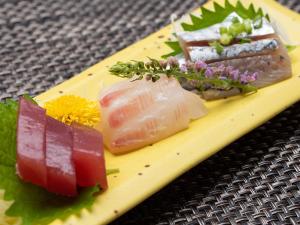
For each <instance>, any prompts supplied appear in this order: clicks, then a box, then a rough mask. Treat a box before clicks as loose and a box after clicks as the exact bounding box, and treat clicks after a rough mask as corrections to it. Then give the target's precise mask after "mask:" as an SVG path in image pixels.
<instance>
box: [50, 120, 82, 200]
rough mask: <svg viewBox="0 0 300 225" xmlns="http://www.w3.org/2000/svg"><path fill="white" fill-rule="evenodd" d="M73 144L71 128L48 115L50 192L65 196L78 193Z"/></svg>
mask: <svg viewBox="0 0 300 225" xmlns="http://www.w3.org/2000/svg"><path fill="white" fill-rule="evenodd" d="M72 145H73V138H72V130H71V128H70V127H69V126H67V125H65V124H63V123H61V122H59V121H57V120H55V119H53V118H51V117H47V128H46V166H47V180H48V184H47V190H48V191H50V192H54V193H57V194H60V195H65V196H75V195H77V188H76V173H75V167H74V163H73V160H72Z"/></svg>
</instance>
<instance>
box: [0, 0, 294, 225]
mask: <svg viewBox="0 0 300 225" xmlns="http://www.w3.org/2000/svg"><path fill="white" fill-rule="evenodd" d="M171 20H172V24H171V25H169V26H167V27H166V28H164V29H162V30H161V31H158V32H157V33H155V34H153V35H150V36H149V37H147V38H146V39H144V40H142V41H140V42H138V43H136V44H134V45H132V46H130V47H128V48H127V49H125V50H122V51H121V52H119V53H117V54H115V55H113V56H111V57H109V58H108V59H105V60H104V61H102V62H100V63H99V64H97V65H95V66H93V67H91V68H89V69H87V70H86V71H84V72H82V73H81V74H80V75H77V76H74V78H72V79H71V80H69V81H66V82H64V83H62V84H60V85H58V86H57V87H54V88H52V89H51V90H49V91H47V92H45V93H43V94H41V95H39V96H36V97H34V96H29V95H23V96H20V97H19V99H18V100H13V99H7V100H5V101H2V102H1V103H0V138H1V141H0V225H13V224H19V225H31V224H40V225H44V224H50V223H51V224H64V223H66V224H88V225H92V224H107V223H109V222H110V221H112V220H113V219H115V218H117V217H119V216H120V215H122V214H123V213H125V212H126V211H128V210H129V209H130V208H132V207H134V206H135V205H137V204H138V203H140V202H142V201H143V200H144V199H146V198H147V197H149V196H150V195H151V194H153V193H155V192H156V191H158V190H159V189H161V188H162V187H163V186H165V185H166V184H168V183H169V182H171V181H172V180H173V179H175V178H176V177H178V176H179V175H181V174H183V173H184V172H185V171H187V170H189V169H190V168H192V167H193V166H195V165H197V164H198V163H199V162H201V161H203V160H205V159H206V158H207V157H209V156H210V155H212V154H214V153H215V152H217V151H218V150H220V149H222V147H224V146H226V145H227V144H229V143H230V142H232V141H234V140H236V139H237V138H239V137H240V136H242V135H244V134H245V133H247V132H248V131H250V130H251V129H254V128H255V127H257V126H259V125H260V124H262V123H263V122H265V121H267V120H268V119H270V118H272V117H273V116H275V115H276V114H277V113H279V112H280V111H282V110H284V109H285V108H286V107H288V106H290V105H291V104H293V103H295V102H297V101H298V100H299V99H300V77H299V76H300V48H299V47H298V46H299V43H300V29H299V28H300V16H299V15H298V14H296V13H294V12H292V11H290V10H288V9H286V8H283V7H282V6H280V5H279V4H278V3H276V2H274V1H271V0H267V1H227V0H225V1H224V0H219V1H215V2H213V1H210V2H209V3H207V4H206V5H205V6H203V7H201V8H200V10H199V9H197V10H195V11H193V13H188V14H187V15H185V16H183V17H181V18H176V17H175V16H174V15H173V16H172V18H171Z"/></svg>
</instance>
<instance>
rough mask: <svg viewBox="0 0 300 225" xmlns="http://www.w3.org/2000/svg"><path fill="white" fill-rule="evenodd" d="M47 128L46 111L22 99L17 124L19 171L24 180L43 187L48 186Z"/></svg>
mask: <svg viewBox="0 0 300 225" xmlns="http://www.w3.org/2000/svg"><path fill="white" fill-rule="evenodd" d="M45 127H46V112H45V110H44V109H42V108H41V107H39V106H38V105H36V104H34V103H33V102H30V101H28V100H26V99H24V98H23V97H21V98H20V101H19V114H18V124H17V171H18V174H19V176H20V177H21V178H22V179H23V180H25V181H29V182H31V183H33V184H36V185H39V186H43V187H46V186H47V170H46V164H45Z"/></svg>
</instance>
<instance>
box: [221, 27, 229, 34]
mask: <svg viewBox="0 0 300 225" xmlns="http://www.w3.org/2000/svg"><path fill="white" fill-rule="evenodd" d="M227 33H228V29H227V27H220V34H221V35H222V34H227Z"/></svg>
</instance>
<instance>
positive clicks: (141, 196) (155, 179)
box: [36, 0, 300, 225]
mask: <svg viewBox="0 0 300 225" xmlns="http://www.w3.org/2000/svg"><path fill="white" fill-rule="evenodd" d="M217 2H219V3H220V4H222V5H223V2H224V1H223V0H218V1H217ZM244 2H245V4H249V3H250V1H246V0H245V1H243V3H244ZM251 2H253V3H254V5H255V6H256V7H258V6H261V7H263V9H265V10H266V11H267V12H268V13H269V14H270V15H271V17H272V18H276V19H278V21H277V22H278V23H279V25H281V27H283V28H284V29H285V30H286V32H287V34H288V35H289V38H290V39H291V41H293V42H298V43H299V42H300V29H298V28H299V27H300V15H298V14H296V13H294V12H292V11H290V10H288V9H286V8H284V7H282V6H280V5H279V4H278V3H276V2H275V1H272V0H265V1H259V0H254V1H251ZM206 6H207V7H209V8H211V7H212V2H209V3H208V4H207V5H206ZM279 20H280V21H279ZM170 33H171V26H167V27H166V28H164V29H162V30H160V31H158V32H157V33H154V34H152V35H150V36H149V37H147V38H145V39H144V40H142V41H139V42H138V43H136V44H134V45H132V46H130V47H128V48H126V49H124V50H123V51H121V52H119V53H117V54H115V55H113V56H111V57H109V58H107V59H105V60H103V61H102V62H100V63H99V64H96V65H94V66H93V67H91V68H89V69H87V70H86V71H84V72H82V73H81V74H80V75H78V76H75V77H74V78H72V79H70V80H68V81H66V82H64V83H62V84H60V85H58V86H56V87H54V88H52V89H51V90H49V91H47V92H45V93H43V94H41V95H39V96H38V97H37V98H36V99H37V100H38V102H40V103H41V104H43V103H44V102H46V101H48V100H50V99H53V98H56V97H59V96H60V95H62V94H75V95H80V96H82V97H86V98H89V99H92V100H96V99H97V97H98V95H99V91H100V89H101V88H103V87H104V86H108V85H110V84H112V83H114V82H117V81H119V80H120V79H119V78H117V77H114V76H111V75H110V74H109V72H108V67H109V66H111V65H113V64H114V63H116V62H117V61H129V60H132V59H139V60H141V59H146V57H147V56H150V57H152V58H159V57H160V56H161V55H162V54H165V53H167V52H168V51H169V49H168V48H167V47H166V46H165V45H164V44H163V42H164V41H166V40H167V38H168V37H169V35H170ZM100 47H101V46H99V48H100ZM290 55H291V58H292V64H293V77H292V78H291V79H288V80H286V81H283V82H281V83H278V84H276V85H273V86H270V87H267V88H264V89H261V90H259V91H258V92H257V93H255V94H252V95H249V96H244V97H242V96H238V97H233V98H228V99H226V100H219V101H214V102H207V103H206V106H207V107H208V109H209V113H208V115H207V116H206V117H204V118H201V119H199V120H197V121H194V122H192V123H191V124H190V127H189V129H187V130H185V131H182V132H180V133H177V134H176V135H173V136H172V137H170V138H167V139H165V140H162V141H160V142H158V143H156V144H154V145H153V146H149V147H145V148H143V149H140V150H138V151H135V152H132V153H129V154H126V155H122V156H114V155H112V154H110V153H109V152H108V151H106V152H105V157H106V163H107V168H119V169H120V171H121V172H120V173H119V174H116V175H115V176H109V178H108V181H109V189H108V190H107V191H106V192H105V193H103V194H101V195H100V196H98V197H97V199H96V202H95V204H94V206H93V209H92V212H87V211H86V210H83V212H82V214H81V216H80V217H75V216H73V217H71V218H69V219H68V221H69V222H70V223H68V224H73V225H75V224H78V225H79V224H88V225H93V224H107V223H109V222H110V221H112V220H114V219H116V218H117V217H118V216H120V215H121V214H123V213H125V212H126V211H128V210H129V209H131V208H133V207H134V206H136V205H137V204H138V203H140V202H142V201H143V200H145V199H146V198H148V197H149V196H150V195H152V194H153V193H155V192H157V191H158V190H160V189H161V188H162V187H164V186H165V185H166V184H168V183H169V182H171V181H172V180H174V179H175V178H176V177H178V176H179V175H181V174H183V173H184V172H186V171H188V170H189V169H191V168H192V167H194V166H195V165H197V164H198V163H199V162H201V161H203V160H205V159H206V158H208V157H209V156H211V155H213V154H214V153H216V152H217V151H219V150H220V149H222V148H223V147H224V146H226V145H228V144H229V143H231V142H233V141H234V140H236V139H238V138H239V137H241V136H242V135H244V134H245V133H247V132H249V131H250V130H252V129H254V128H255V127H257V126H259V125H260V124H262V123H264V122H265V121H267V120H269V119H270V118H271V117H273V116H275V115H276V114H277V113H279V112H280V111H282V110H284V109H285V108H287V107H288V106H290V105H291V104H293V103H295V102H296V101H297V100H299V99H300V77H299V76H300V48H297V49H296V50H294V51H292V52H291V54H290ZM146 165H148V166H146ZM52 224H62V222H61V221H58V220H57V221H54V222H53V223H52ZM66 224H67V223H66Z"/></svg>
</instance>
